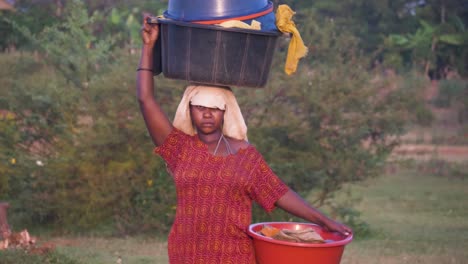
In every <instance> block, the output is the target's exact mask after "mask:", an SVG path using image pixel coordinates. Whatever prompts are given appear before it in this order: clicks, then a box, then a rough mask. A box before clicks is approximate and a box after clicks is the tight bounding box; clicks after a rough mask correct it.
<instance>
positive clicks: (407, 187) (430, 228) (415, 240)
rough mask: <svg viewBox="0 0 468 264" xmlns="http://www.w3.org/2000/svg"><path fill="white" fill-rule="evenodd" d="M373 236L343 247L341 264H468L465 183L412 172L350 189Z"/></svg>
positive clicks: (375, 180)
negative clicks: (359, 202) (359, 200)
mask: <svg viewBox="0 0 468 264" xmlns="http://www.w3.org/2000/svg"><path fill="white" fill-rule="evenodd" d="M353 193H359V194H360V195H361V196H362V202H361V204H360V206H359V208H358V209H359V210H360V211H361V212H362V218H363V219H364V220H366V221H367V222H368V223H369V224H370V226H371V228H372V229H373V230H374V233H376V234H375V235H374V236H373V237H372V238H370V239H365V240H356V241H353V242H352V243H351V244H349V245H348V246H347V247H346V250H345V254H344V256H343V261H342V263H343V264H351V263H382V264H385V263H434V264H435V263H438V264H439V263H440V264H443V263H467V259H468V250H467V248H468V221H467V220H468V203H467V201H468V179H467V178H466V177H465V178H461V179H460V178H450V177H440V176H434V175H423V174H420V173H418V172H415V171H406V172H400V173H398V174H392V175H386V176H382V177H380V178H378V179H374V180H372V181H369V182H368V183H367V187H364V186H360V187H354V192H353Z"/></svg>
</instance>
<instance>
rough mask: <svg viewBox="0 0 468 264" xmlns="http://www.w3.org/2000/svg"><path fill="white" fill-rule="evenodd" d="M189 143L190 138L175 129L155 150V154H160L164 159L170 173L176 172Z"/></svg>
mask: <svg viewBox="0 0 468 264" xmlns="http://www.w3.org/2000/svg"><path fill="white" fill-rule="evenodd" d="M187 142H189V136H188V135H186V134H184V133H183V132H182V131H180V130H178V129H177V128H174V129H173V130H172V131H171V133H169V135H168V136H167V138H166V140H165V141H164V143H163V144H162V145H160V146H157V147H156V148H155V149H154V153H155V154H159V155H160V156H161V157H162V158H163V159H164V161H165V162H166V165H167V167H168V168H169V170H170V171H174V170H175V168H176V167H177V162H178V161H179V160H180V155H181V153H182V149H183V145H184V144H185V143H187Z"/></svg>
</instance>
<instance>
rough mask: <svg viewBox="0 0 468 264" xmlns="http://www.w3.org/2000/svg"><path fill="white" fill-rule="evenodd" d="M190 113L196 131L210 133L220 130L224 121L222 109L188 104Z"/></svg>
mask: <svg viewBox="0 0 468 264" xmlns="http://www.w3.org/2000/svg"><path fill="white" fill-rule="evenodd" d="M190 115H191V118H192V122H193V125H194V126H195V127H196V129H197V131H198V133H203V134H211V133H213V132H216V131H217V130H220V129H221V128H222V125H223V122H224V110H220V109H218V108H210V107H204V106H199V105H190Z"/></svg>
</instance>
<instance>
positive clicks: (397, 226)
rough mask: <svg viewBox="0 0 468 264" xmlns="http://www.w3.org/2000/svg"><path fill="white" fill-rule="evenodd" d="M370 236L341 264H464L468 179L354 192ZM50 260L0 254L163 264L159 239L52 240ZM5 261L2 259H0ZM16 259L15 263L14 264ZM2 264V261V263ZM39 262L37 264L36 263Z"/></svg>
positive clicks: (376, 182)
mask: <svg viewBox="0 0 468 264" xmlns="http://www.w3.org/2000/svg"><path fill="white" fill-rule="evenodd" d="M352 189H353V190H354V192H353V193H354V194H355V195H356V198H358V199H362V201H361V203H360V205H359V208H358V209H359V210H360V211H361V212H362V214H363V215H362V218H363V219H364V220H365V221H367V222H368V223H369V224H370V226H371V228H372V230H373V235H372V236H371V237H370V238H366V239H362V240H355V241H353V242H352V243H351V244H349V245H348V246H347V247H346V250H345V253H344V255H343V259H342V262H341V263H342V264H357V263H359V264H362V263H364V264H367V263H376V264H391V263H395V264H396V263H399V264H401V263H425V264H431V263H434V264H436V263H437V264H444V263H450V264H456V263H460V264H461V263H468V250H467V249H468V202H467V201H468V177H466V176H465V177H450V176H446V175H445V176H437V175H428V174H423V173H420V172H418V171H417V170H405V171H400V172H398V173H394V174H388V175H385V176H381V177H379V178H376V179H372V180H370V181H367V182H366V184H365V185H363V186H354V187H352ZM48 242H52V243H54V244H56V245H57V247H56V250H55V251H54V252H55V253H54V255H53V258H50V259H49V260H47V262H46V261H44V259H40V258H35V257H29V260H26V259H28V257H26V256H24V258H23V259H22V260H21V262H16V261H17V260H18V258H17V257H18V254H17V253H11V252H8V253H7V252H3V253H1V252H0V263H7V264H9V263H69V264H75V263H86V264H93V263H96V264H98V263H99V264H101V263H119V262H118V259H119V257H120V258H121V263H123V264H130V263H135V264H136V263H167V256H166V243H165V241H161V240H158V239H149V240H148V239H143V238H121V239H116V238H112V239H106V238H96V237H74V238H71V237H55V238H50V239H49V240H48ZM2 255H3V256H2ZM15 258H17V259H16V260H15ZM2 259H3V261H2ZM34 259H37V260H34Z"/></svg>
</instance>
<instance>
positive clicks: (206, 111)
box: [203, 108, 213, 117]
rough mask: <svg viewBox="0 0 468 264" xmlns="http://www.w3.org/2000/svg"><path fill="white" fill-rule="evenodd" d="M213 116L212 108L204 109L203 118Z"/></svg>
mask: <svg viewBox="0 0 468 264" xmlns="http://www.w3.org/2000/svg"><path fill="white" fill-rule="evenodd" d="M212 115H213V113H212V110H211V109H210V108H205V109H203V116H204V117H211V116H212Z"/></svg>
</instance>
